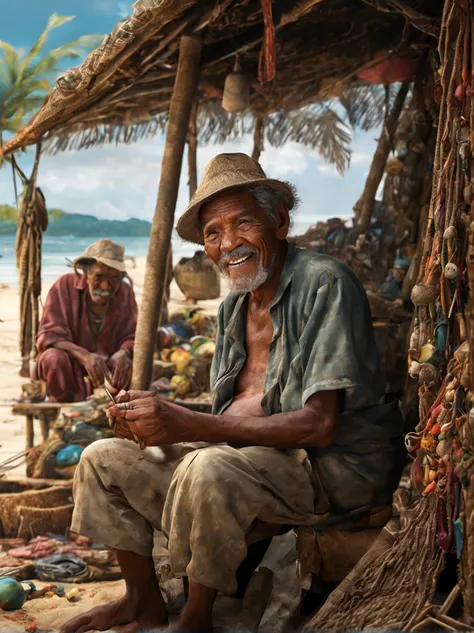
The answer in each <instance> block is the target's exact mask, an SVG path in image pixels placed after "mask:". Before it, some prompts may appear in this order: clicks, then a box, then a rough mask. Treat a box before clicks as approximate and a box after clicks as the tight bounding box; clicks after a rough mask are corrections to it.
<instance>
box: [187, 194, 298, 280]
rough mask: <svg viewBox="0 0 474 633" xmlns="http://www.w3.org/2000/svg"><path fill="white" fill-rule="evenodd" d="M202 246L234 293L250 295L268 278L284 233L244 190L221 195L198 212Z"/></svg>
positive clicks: (277, 223) (276, 221)
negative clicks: (202, 236) (202, 239)
mask: <svg viewBox="0 0 474 633" xmlns="http://www.w3.org/2000/svg"><path fill="white" fill-rule="evenodd" d="M200 219H201V222H202V227H203V235H204V247H205V249H206V253H207V255H208V256H209V257H210V258H211V259H212V261H213V262H214V263H215V264H216V265H217V266H219V268H220V270H221V272H222V273H223V275H225V276H226V277H227V278H228V280H229V284H230V288H231V290H232V291H233V292H253V291H254V290H256V289H257V288H258V287H260V286H261V285H262V284H264V283H265V282H266V281H267V279H268V278H269V277H270V275H271V273H272V270H273V266H274V264H275V258H276V253H277V247H278V241H279V240H281V239H285V238H286V234H287V228H286V231H285V230H284V229H283V232H282V230H281V227H280V226H279V224H281V223H279V222H278V220H277V219H274V218H272V217H271V216H270V215H269V213H268V211H266V210H265V209H262V207H260V206H259V205H258V204H257V202H256V201H255V199H254V198H253V196H252V195H251V194H250V193H249V192H247V191H235V192H232V193H223V194H221V195H218V196H216V197H215V198H213V199H212V200H210V201H209V202H208V203H207V204H206V205H204V207H203V209H202V210H201V212H200Z"/></svg>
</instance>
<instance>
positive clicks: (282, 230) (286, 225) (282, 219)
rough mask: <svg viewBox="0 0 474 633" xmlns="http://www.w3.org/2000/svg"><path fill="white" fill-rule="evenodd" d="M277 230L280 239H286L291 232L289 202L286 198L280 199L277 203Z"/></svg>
mask: <svg viewBox="0 0 474 633" xmlns="http://www.w3.org/2000/svg"><path fill="white" fill-rule="evenodd" d="M276 211H277V230H276V236H277V239H278V240H286V238H287V237H288V233H289V232H290V213H289V211H288V203H287V202H286V200H280V201H279V203H278V205H277V209H276Z"/></svg>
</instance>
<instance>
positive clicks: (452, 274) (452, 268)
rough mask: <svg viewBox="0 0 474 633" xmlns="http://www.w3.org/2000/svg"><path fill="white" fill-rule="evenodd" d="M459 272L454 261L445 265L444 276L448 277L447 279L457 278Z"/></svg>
mask: <svg viewBox="0 0 474 633" xmlns="http://www.w3.org/2000/svg"><path fill="white" fill-rule="evenodd" d="M458 272H459V271H458V267H457V266H456V264H453V263H452V262H450V263H449V264H446V266H445V267H444V276H445V277H446V279H456V278H457V276H458Z"/></svg>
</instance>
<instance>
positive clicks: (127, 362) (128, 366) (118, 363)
mask: <svg viewBox="0 0 474 633" xmlns="http://www.w3.org/2000/svg"><path fill="white" fill-rule="evenodd" d="M108 364H109V367H110V368H111V370H112V372H113V373H112V383H113V384H112V385H111V386H112V387H115V389H117V390H118V391H121V390H122V389H126V388H127V387H128V385H129V383H130V378H131V376H132V359H131V357H130V354H129V353H128V352H127V350H124V349H119V351H118V352H115V354H114V355H113V356H112V357H111V358H110V360H109V363H108Z"/></svg>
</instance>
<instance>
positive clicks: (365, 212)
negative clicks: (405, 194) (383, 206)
mask: <svg viewBox="0 0 474 633" xmlns="http://www.w3.org/2000/svg"><path fill="white" fill-rule="evenodd" d="M410 83H411V82H410V81H409V80H407V81H404V82H403V83H402V85H401V87H400V90H399V91H398V94H397V96H396V97H395V102H394V104H393V106H392V109H391V110H390V113H389V114H387V117H386V119H385V123H384V126H383V129H382V132H381V134H380V139H379V142H378V144H377V149H376V150H375V154H374V157H373V159H372V164H371V165H370V170H369V173H368V176H367V180H366V181H365V187H364V191H363V192H362V196H361V197H360V199H359V201H358V202H357V204H356V206H355V210H356V219H357V224H358V225H359V227H360V229H361V231H362V232H365V231H367V229H368V228H369V224H370V219H371V217H372V211H373V209H374V202H375V196H376V194H377V189H378V188H379V185H380V182H381V180H382V177H383V173H384V169H385V164H386V162H387V158H388V155H389V154H390V149H391V146H392V139H393V135H394V133H395V130H396V129H397V124H398V119H399V118H400V114H401V112H402V110H403V105H404V103H405V98H406V96H407V94H408V89H409V87H410Z"/></svg>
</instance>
